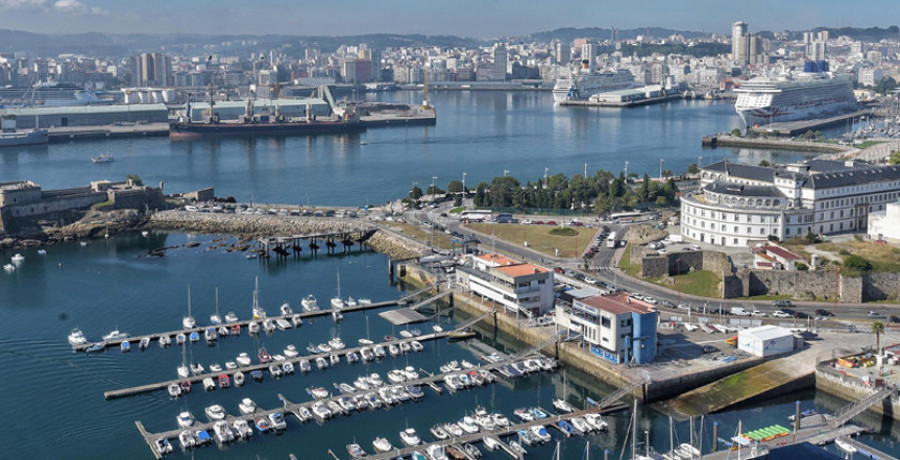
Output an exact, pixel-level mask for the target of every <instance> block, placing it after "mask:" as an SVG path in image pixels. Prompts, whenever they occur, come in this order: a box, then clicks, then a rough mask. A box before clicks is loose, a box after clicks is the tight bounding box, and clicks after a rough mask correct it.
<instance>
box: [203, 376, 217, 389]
mask: <svg viewBox="0 0 900 460" xmlns="http://www.w3.org/2000/svg"><path fill="white" fill-rule="evenodd" d="M203 388H204V389H205V390H206V391H213V390H215V389H216V382H214V381H213V379H212V377H206V378H205V379H203Z"/></svg>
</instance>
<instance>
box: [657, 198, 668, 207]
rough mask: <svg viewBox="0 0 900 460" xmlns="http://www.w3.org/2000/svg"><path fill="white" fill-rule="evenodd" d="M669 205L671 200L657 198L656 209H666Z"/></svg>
mask: <svg viewBox="0 0 900 460" xmlns="http://www.w3.org/2000/svg"><path fill="white" fill-rule="evenodd" d="M668 205H669V200H667V199H666V197H664V196H658V197H656V207H658V208H664V207H666V206H668Z"/></svg>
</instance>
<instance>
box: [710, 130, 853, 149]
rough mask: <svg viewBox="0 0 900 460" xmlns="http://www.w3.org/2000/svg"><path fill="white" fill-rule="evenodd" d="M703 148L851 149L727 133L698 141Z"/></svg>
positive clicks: (833, 145)
mask: <svg viewBox="0 0 900 460" xmlns="http://www.w3.org/2000/svg"><path fill="white" fill-rule="evenodd" d="M700 143H701V145H703V147H713V148H715V147H748V148H754V149H772V150H795V151H802V152H816V153H850V152H852V151H853V148H852V147H849V146H845V145H838V144H827V143H824V142H806V141H792V140H787V139H769V138H766V139H764V138H760V137H755V138H749V137H737V136H732V135H731V134H728V133H719V134H710V135H708V136H703V137H702V138H701V139H700Z"/></svg>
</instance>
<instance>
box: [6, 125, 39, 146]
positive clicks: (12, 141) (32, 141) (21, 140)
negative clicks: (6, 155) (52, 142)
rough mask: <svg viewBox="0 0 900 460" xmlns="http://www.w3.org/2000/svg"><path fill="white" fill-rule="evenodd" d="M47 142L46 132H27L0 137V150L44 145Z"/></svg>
mask: <svg viewBox="0 0 900 460" xmlns="http://www.w3.org/2000/svg"><path fill="white" fill-rule="evenodd" d="M48 141H49V138H48V137H47V131H45V130H43V129H42V130H37V131H28V132H27V133H24V134H23V133H22V132H19V133H16V134H15V135H12V136H0V148H3V147H23V146H27V145H46V144H47V142H48Z"/></svg>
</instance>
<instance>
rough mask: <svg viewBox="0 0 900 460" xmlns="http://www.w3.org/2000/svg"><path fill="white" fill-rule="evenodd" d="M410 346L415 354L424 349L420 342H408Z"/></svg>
mask: <svg viewBox="0 0 900 460" xmlns="http://www.w3.org/2000/svg"><path fill="white" fill-rule="evenodd" d="M410 346H412V349H413V351H415V352H419V351H422V350H424V349H425V347H424V346H422V342H419V341H418V340H413V341H412V342H410Z"/></svg>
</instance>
